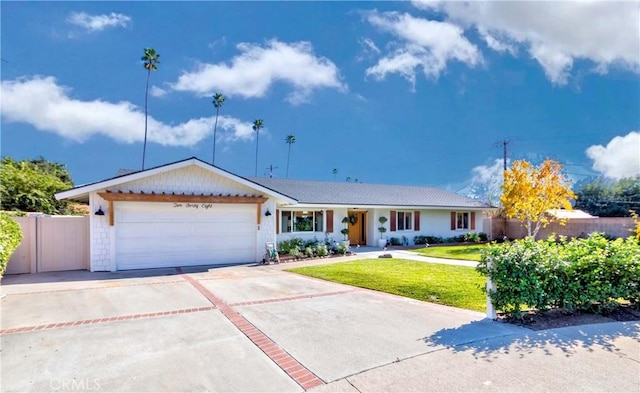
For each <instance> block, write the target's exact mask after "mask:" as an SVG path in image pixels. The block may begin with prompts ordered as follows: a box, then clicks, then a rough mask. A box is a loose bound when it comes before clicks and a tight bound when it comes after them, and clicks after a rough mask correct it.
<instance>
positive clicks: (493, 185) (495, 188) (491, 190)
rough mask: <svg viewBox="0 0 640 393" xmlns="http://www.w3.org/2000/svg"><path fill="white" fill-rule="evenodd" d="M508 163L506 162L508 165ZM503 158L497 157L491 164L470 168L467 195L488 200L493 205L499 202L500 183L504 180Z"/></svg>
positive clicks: (484, 200)
mask: <svg viewBox="0 0 640 393" xmlns="http://www.w3.org/2000/svg"><path fill="white" fill-rule="evenodd" d="M508 164H509V163H507V165H508ZM503 172H504V160H503V159H502V158H497V159H495V160H494V162H493V164H492V165H479V166H476V167H474V168H473V169H472V170H471V175H472V178H471V187H470V188H471V190H470V193H469V196H470V197H472V198H476V199H479V200H481V201H483V202H488V203H490V204H491V205H493V206H498V205H499V204H500V195H501V194H502V183H503V180H504V176H503Z"/></svg>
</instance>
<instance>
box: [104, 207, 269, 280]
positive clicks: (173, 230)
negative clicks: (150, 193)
mask: <svg viewBox="0 0 640 393" xmlns="http://www.w3.org/2000/svg"><path fill="white" fill-rule="evenodd" d="M196 206H197V207H196ZM115 228H116V229H115V230H116V239H115V243H116V244H115V248H116V264H117V268H118V270H127V269H145V268H155V267H175V266H195V265H210V264H227V263H241V262H255V260H256V206H255V205H253V204H251V205H246V204H243V205H235V204H219V205H212V204H187V203H181V204H173V203H144V202H116V204H115Z"/></svg>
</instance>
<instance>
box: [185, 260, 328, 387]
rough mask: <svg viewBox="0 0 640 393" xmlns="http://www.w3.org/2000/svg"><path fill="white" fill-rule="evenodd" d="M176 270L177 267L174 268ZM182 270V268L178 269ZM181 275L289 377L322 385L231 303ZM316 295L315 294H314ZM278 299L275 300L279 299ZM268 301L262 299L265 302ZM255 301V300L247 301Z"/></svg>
mask: <svg viewBox="0 0 640 393" xmlns="http://www.w3.org/2000/svg"><path fill="white" fill-rule="evenodd" d="M176 270H178V269H176ZM178 271H179V272H182V269H180V270H178ZM182 277H183V278H184V279H185V280H186V281H188V282H189V283H190V284H191V285H193V286H194V287H195V288H196V289H197V290H198V291H199V292H200V293H201V294H202V295H203V296H204V297H206V298H207V300H209V301H210V302H211V304H213V305H214V306H215V307H216V308H218V309H219V310H220V311H221V312H222V314H223V315H224V316H225V317H227V319H229V321H230V322H231V323H232V324H233V325H234V326H235V327H237V328H238V329H239V330H240V331H241V332H242V333H243V334H244V335H245V336H247V337H248V338H249V340H251V342H253V343H254V344H255V345H256V346H257V347H258V348H260V350H261V351H262V352H264V353H265V354H266V355H267V356H268V357H269V358H270V359H271V360H273V361H274V362H275V363H276V364H277V365H278V366H279V367H280V368H281V369H282V370H283V371H284V372H285V373H287V375H289V377H291V379H293V380H294V381H296V383H298V384H299V385H300V386H302V388H303V389H304V390H309V389H311V388H313V387H315V386H319V385H323V384H324V381H322V380H321V379H320V378H318V377H317V376H316V375H315V374H314V373H312V372H311V371H310V370H309V369H308V368H306V367H305V366H303V365H302V364H300V362H298V361H297V360H296V359H295V358H294V357H293V356H291V355H289V354H288V353H287V352H286V351H285V350H284V349H282V348H281V347H280V346H279V345H278V344H276V343H275V342H274V341H273V340H271V339H270V338H269V337H268V336H267V335H265V334H264V333H262V332H261V331H260V330H258V328H256V327H255V326H254V325H253V324H252V323H251V322H249V321H248V320H247V319H246V318H244V317H243V316H242V315H240V314H238V312H236V311H235V310H234V309H233V308H231V305H229V304H227V303H225V302H224V301H223V300H222V299H220V298H219V297H217V296H216V295H214V294H213V293H212V292H211V291H209V290H208V289H207V288H205V287H204V286H203V285H202V284H201V283H200V282H198V280H196V279H194V278H193V277H191V276H189V275H187V274H183V275H182ZM316 296H317V295H316ZM309 297H313V295H309V296H300V297H298V296H296V297H295V298H300V299H306V298H309ZM280 300H282V299H278V300H275V301H280ZM267 302H269V301H262V303H267ZM247 303H255V304H261V303H256V302H247Z"/></svg>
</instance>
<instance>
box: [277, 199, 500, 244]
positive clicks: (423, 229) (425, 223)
mask: <svg viewBox="0 0 640 393" xmlns="http://www.w3.org/2000/svg"><path fill="white" fill-rule="evenodd" d="M282 209H283V210H333V233H332V234H331V235H330V236H329V237H330V238H332V239H333V240H336V241H342V240H344V236H343V235H342V234H341V233H340V230H341V229H342V228H344V225H345V224H343V223H342V219H343V218H344V217H346V216H347V212H348V211H349V210H351V209H347V208H332V209H322V208H311V207H305V208H291V209H288V208H282ZM358 210H360V211H366V212H367V225H366V231H367V234H366V238H367V246H378V239H380V231H378V227H380V222H378V219H379V218H380V217H381V216H384V217H386V218H387V222H386V223H385V224H384V227H385V228H386V229H387V231H386V232H385V233H384V234H383V235H382V238H383V239H390V238H392V237H396V238H398V239H402V236H406V237H407V238H408V239H409V244H410V245H413V244H414V242H413V238H414V237H415V236H418V235H421V236H440V237H445V238H446V237H453V236H459V235H463V234H465V233H468V232H482V231H483V227H482V221H483V219H484V218H486V217H487V216H486V215H485V214H484V212H482V211H477V210H473V211H475V213H476V217H475V228H476V229H474V230H471V229H464V230H463V229H460V230H451V212H452V211H456V212H469V213H471V212H472V210H464V209H459V210H433V209H400V208H393V209H387V208H368V209H367V208H359V209H358ZM391 210H393V211H396V212H397V211H408V212H411V213H413V212H416V211H419V212H420V230H419V231H415V230H410V231H397V230H396V231H395V232H391V231H390V228H391V214H390V213H391ZM325 217H326V215H325ZM412 220H413V217H412ZM325 228H326V218H325ZM295 237H297V238H301V239H303V240H312V239H314V238H316V239H318V240H320V241H322V240H324V238H325V234H324V233H320V232H291V233H280V234H278V235H277V241H278V242H281V241H283V240H289V239H291V238H295Z"/></svg>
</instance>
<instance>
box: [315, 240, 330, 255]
mask: <svg viewBox="0 0 640 393" xmlns="http://www.w3.org/2000/svg"><path fill="white" fill-rule="evenodd" d="M316 253H317V254H318V256H319V257H326V256H327V255H329V249H328V248H327V245H326V244H324V243H320V244H319V245H318V248H316Z"/></svg>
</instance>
